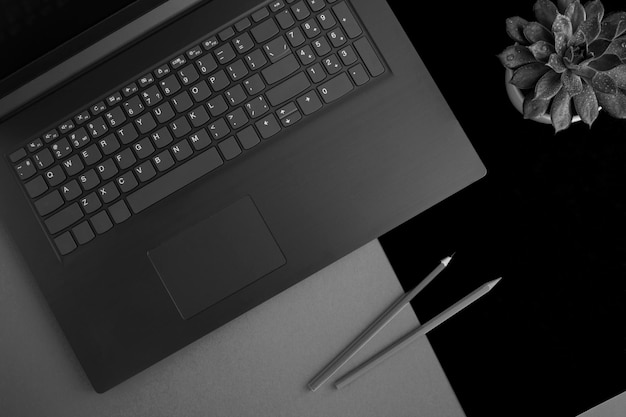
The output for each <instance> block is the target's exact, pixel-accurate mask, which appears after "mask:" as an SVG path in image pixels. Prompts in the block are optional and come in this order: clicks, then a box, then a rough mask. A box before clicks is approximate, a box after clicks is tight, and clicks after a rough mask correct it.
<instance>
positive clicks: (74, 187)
mask: <svg viewBox="0 0 626 417" xmlns="http://www.w3.org/2000/svg"><path fill="white" fill-rule="evenodd" d="M60 190H61V194H63V198H64V199H65V201H71V200H73V199H75V198H77V197H78V196H80V195H81V194H82V192H83V190H82V189H81V188H80V185H78V182H77V181H76V180H72V181H70V182H68V183H67V184H65V185H63V186H62V187H61V188H60Z"/></svg>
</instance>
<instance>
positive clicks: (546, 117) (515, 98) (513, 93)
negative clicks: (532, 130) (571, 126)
mask: <svg viewBox="0 0 626 417" xmlns="http://www.w3.org/2000/svg"><path fill="white" fill-rule="evenodd" d="M512 77H513V70H511V69H508V68H507V69H506V71H505V74H504V84H505V85H506V92H507V94H508V95H509V99H510V100H511V103H513V106H515V108H516V109H517V110H518V111H519V112H520V113H521V114H524V94H523V93H522V90H520V89H519V88H517V87H515V86H514V85H513V84H511V83H510V81H511V78H512ZM531 120H534V121H535V122H539V123H545V124H548V125H550V124H552V118H551V117H550V114H548V113H544V114H542V115H541V116H537V117H533V118H532V119H531ZM580 121H581V118H580V116H578V115H576V116H574V117H573V118H572V123H577V122H580Z"/></svg>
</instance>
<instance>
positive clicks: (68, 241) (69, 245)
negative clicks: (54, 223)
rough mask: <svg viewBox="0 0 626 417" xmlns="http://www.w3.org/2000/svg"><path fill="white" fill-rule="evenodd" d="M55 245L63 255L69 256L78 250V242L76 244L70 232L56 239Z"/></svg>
mask: <svg viewBox="0 0 626 417" xmlns="http://www.w3.org/2000/svg"><path fill="white" fill-rule="evenodd" d="M54 244H55V245H56V247H57V249H58V250H59V253H60V254H61V255H67V254H68V253H71V252H72V251H73V250H74V249H76V242H74V238H73V237H72V235H71V234H70V232H65V233H63V234H62V235H60V236H59V237H56V238H54Z"/></svg>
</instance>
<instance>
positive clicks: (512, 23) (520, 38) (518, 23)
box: [506, 16, 528, 45]
mask: <svg viewBox="0 0 626 417" xmlns="http://www.w3.org/2000/svg"><path fill="white" fill-rule="evenodd" d="M527 24H528V21H527V20H526V19H522V18H521V17H519V16H515V17H509V18H508V19H506V33H507V34H508V35H509V37H510V38H511V39H513V40H514V41H515V42H519V43H520V44H522V45H527V44H528V41H527V40H526V37H525V36H524V27H526V25H527Z"/></svg>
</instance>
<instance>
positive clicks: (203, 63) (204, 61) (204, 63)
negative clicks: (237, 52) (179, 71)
mask: <svg viewBox="0 0 626 417" xmlns="http://www.w3.org/2000/svg"><path fill="white" fill-rule="evenodd" d="M196 67H197V68H198V71H200V73H201V74H202V75H207V74H208V73H210V72H213V71H214V70H215V69H216V68H217V61H215V58H213V57H212V56H211V55H206V56H204V57H202V58H201V59H198V60H196Z"/></svg>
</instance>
